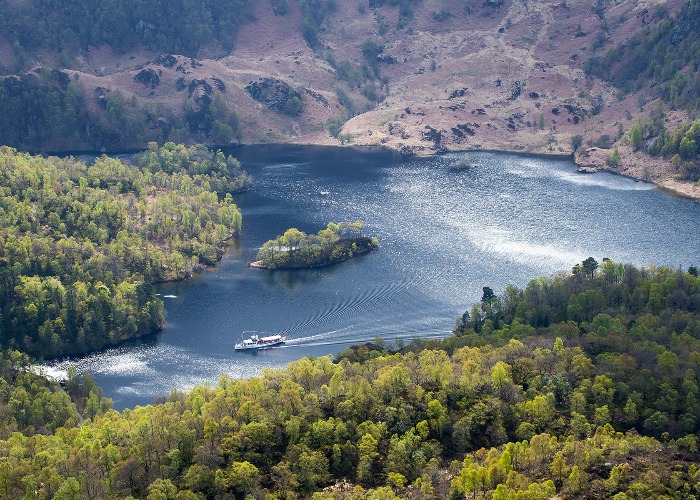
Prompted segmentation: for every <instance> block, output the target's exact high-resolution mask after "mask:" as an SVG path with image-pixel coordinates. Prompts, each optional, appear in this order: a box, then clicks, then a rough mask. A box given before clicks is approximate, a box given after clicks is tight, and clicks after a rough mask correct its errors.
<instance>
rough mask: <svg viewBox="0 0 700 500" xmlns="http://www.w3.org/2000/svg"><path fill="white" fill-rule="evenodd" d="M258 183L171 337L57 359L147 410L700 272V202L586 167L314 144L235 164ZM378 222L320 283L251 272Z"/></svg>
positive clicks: (241, 200)
mask: <svg viewBox="0 0 700 500" xmlns="http://www.w3.org/2000/svg"><path fill="white" fill-rule="evenodd" d="M231 153H232V154H234V155H235V156H237V157H238V158H239V159H240V160H241V162H242V163H243V166H244V168H245V169H246V170H247V171H248V172H249V173H250V174H252V175H253V177H254V178H255V189H254V190H253V191H251V192H249V193H245V194H243V195H239V196H238V197H237V198H236V201H237V203H238V204H239V206H240V207H241V209H242V211H243V221H244V222H243V234H242V236H241V238H240V240H239V241H238V242H236V243H235V244H234V245H233V246H232V247H231V248H230V250H229V252H228V253H227V254H226V255H225V256H224V258H223V260H222V261H221V262H220V264H219V265H218V266H217V267H216V268H213V269H209V270H206V271H204V272H202V273H199V274H198V275H197V276H196V277H195V278H194V279H192V280H189V281H187V282H184V283H177V284H168V285H163V286H160V287H159V293H160V294H161V296H162V297H163V300H164V302H165V307H166V312H167V321H168V325H167V327H166V329H165V331H164V332H163V333H162V334H161V335H158V336H153V337H150V338H149V339H147V340H144V341H139V342H134V343H130V344H127V345H124V346H121V347H118V348H115V349H108V350H106V351H104V352H100V353H96V354H92V355H90V356H87V357H84V358H81V359H73V360H64V361H61V362H54V363H52V364H51V366H50V367H49V368H50V369H52V370H65V369H66V368H67V367H68V366H69V364H70V363H75V364H76V365H77V367H78V369H80V370H88V371H89V372H91V373H92V374H93V376H94V377H95V379H96V381H97V383H98V384H99V385H100V386H101V387H102V388H103V389H104V390H105V393H106V394H107V396H109V397H111V398H113V399H114V403H115V407H116V408H124V407H133V406H135V405H137V404H146V403H150V402H151V401H153V400H154V398H156V397H158V396H162V395H167V394H168V393H169V392H170V391H171V390H172V389H174V388H177V389H181V390H186V389H188V388H190V387H192V386H193V385H194V384H197V383H201V382H205V381H212V383H215V382H216V380H217V379H218V377H219V376H220V375H221V374H224V373H225V374H227V375H228V376H230V377H236V378H238V377H250V376H254V375H256V374H259V373H260V371H261V369H262V368H265V367H277V366H282V365H284V364H286V363H288V362H289V361H292V360H295V359H299V358H301V357H304V356H309V355H313V356H319V355H325V354H332V353H337V352H339V351H340V350H342V349H344V348H345V347H347V346H348V345H350V344H353V343H359V342H365V341H369V340H372V339H373V338H374V337H376V336H379V337H382V338H383V339H385V340H389V341H392V342H393V341H394V340H395V339H405V340H410V339H412V338H417V337H422V338H425V337H443V336H446V335H448V334H449V332H450V329H451V328H452V326H453V325H454V321H455V318H456V317H457V316H458V315H461V313H462V312H463V311H464V310H465V309H466V308H467V307H468V306H469V305H470V304H471V303H473V302H474V301H477V300H478V299H479V297H480V296H481V291H482V287H483V286H490V287H492V288H493V289H494V290H496V291H501V290H502V289H503V288H504V287H505V286H506V285H507V284H510V283H513V284H516V285H520V286H522V285H525V284H526V283H527V281H529V280H530V279H532V278H536V277H538V276H542V275H551V274H553V273H555V272H556V271H559V270H567V269H571V267H572V266H573V264H575V263H576V262H580V261H581V260H583V259H585V258H586V257H588V256H594V257H596V258H597V259H598V260H599V261H600V260H601V259H602V258H603V257H609V258H611V259H613V260H615V261H622V262H628V263H633V264H637V265H649V264H663V265H669V266H672V267H678V266H683V267H687V266H688V265H690V264H692V263H695V264H698V263H700V243H699V242H698V234H700V217H699V215H700V204H699V203H697V202H693V201H689V200H685V199H681V198H678V197H674V196H670V195H668V194H665V193H662V192H660V191H658V190H657V189H655V188H654V187H653V186H652V185H650V184H646V183H641V182H635V181H633V180H630V179H627V178H623V177H618V176H614V175H610V174H602V173H601V174H580V173H577V172H576V169H575V166H574V164H573V163H572V162H571V161H557V160H546V159H538V158H529V157H518V156H508V155H501V154H495V153H483V154H477V153H473V154H471V158H472V160H473V162H474V164H475V166H474V167H473V168H472V169H469V170H460V171H457V170H454V169H451V168H450V165H451V164H454V163H455V162H456V161H457V160H458V158H459V157H460V156H461V155H457V154H449V155H445V156H439V157H435V158H429V159H412V160H405V159H402V158H400V157H398V156H395V155H393V154H391V153H388V152H381V151H373V152H370V151H357V150H349V149H331V148H307V147H287V146H284V147H269V146H265V147H245V148H239V149H235V150H232V151H231ZM343 220H346V221H350V220H361V221H364V223H365V225H366V228H367V232H368V233H369V234H372V235H376V236H377V237H378V238H379V241H380V244H381V248H380V249H379V250H378V251H376V252H373V253H371V254H369V255H367V256H363V257H360V258H357V259H353V260H350V261H347V262H345V263H342V264H339V265H336V266H333V267H328V268H322V269H314V270H308V271H274V272H271V271H261V270H256V269H251V268H248V267H247V266H246V264H247V263H248V262H250V261H252V260H254V257H255V254H256V252H257V250H258V249H259V247H260V246H261V245H262V244H263V243H264V242H265V241H266V240H268V239H270V238H273V237H275V236H276V235H278V234H281V233H282V232H284V230H286V229H287V228H289V227H296V228H298V229H300V230H302V231H306V232H317V231H318V230H319V229H321V228H323V227H324V226H325V225H326V224H327V222H328V221H343ZM247 330H256V331H261V332H270V333H272V332H282V331H288V332H289V338H290V341H289V342H288V343H287V345H286V346H284V347H280V348H275V349H270V350H267V351H261V352H259V353H257V354H251V353H237V352H234V351H233V344H234V342H235V341H237V340H238V339H239V338H240V337H241V333H242V332H243V331H247Z"/></svg>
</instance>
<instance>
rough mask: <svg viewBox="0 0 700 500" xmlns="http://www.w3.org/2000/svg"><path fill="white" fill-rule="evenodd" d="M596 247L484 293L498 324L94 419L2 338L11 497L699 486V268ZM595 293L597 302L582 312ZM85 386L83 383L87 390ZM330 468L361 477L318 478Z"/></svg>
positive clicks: (298, 364) (606, 493) (0, 479)
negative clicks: (578, 311) (600, 252)
mask: <svg viewBox="0 0 700 500" xmlns="http://www.w3.org/2000/svg"><path fill="white" fill-rule="evenodd" d="M336 230H337V228H336V227H335V226H331V227H329V228H327V229H326V230H324V231H329V233H327V234H328V236H329V237H330V236H331V234H330V233H335V232H336ZM287 233H288V234H287ZM287 233H285V239H286V240H288V241H287V243H288V244H289V245H292V246H294V247H297V246H300V245H302V240H303V238H304V236H303V234H302V233H301V232H300V231H297V230H290V231H288V232H287ZM324 234H325V233H324ZM319 237H320V235H319ZM592 260H594V259H592ZM584 262H587V264H586V267H585V269H593V271H592V274H589V272H588V271H587V270H584V267H583V263H582V264H581V265H580V267H581V271H580V272H579V273H577V274H572V275H570V276H564V275H562V274H559V275H557V276H556V277H554V278H551V279H546V278H539V279H537V280H534V281H532V282H531V283H530V284H529V285H528V286H527V287H526V288H525V289H524V290H518V289H516V288H515V287H509V288H508V289H506V291H505V292H504V293H503V294H502V295H501V296H500V297H499V296H496V297H489V300H487V301H484V302H481V303H480V304H478V305H477V307H478V308H479V310H481V307H482V306H486V305H488V306H490V307H491V310H484V311H482V313H483V314H484V315H489V316H490V317H489V321H491V322H492V323H494V324H495V323H496V322H495V320H496V319H497V317H498V318H499V319H498V320H499V321H500V325H501V326H500V327H499V328H494V329H493V330H492V332H491V333H490V334H488V336H486V334H482V336H477V335H475V334H474V333H473V331H460V332H459V333H460V334H461V336H459V337H450V338H447V339H444V340H430V341H421V342H413V343H412V344H410V345H409V346H407V347H406V348H404V349H402V351H401V352H394V353H391V352H389V351H387V350H386V349H384V348H382V347H380V346H378V345H364V346H358V347H355V348H353V349H350V350H349V351H347V352H346V353H343V354H341V355H340V356H339V357H338V358H337V360H336V362H333V361H332V360H331V359H330V358H329V357H321V358H303V359H300V360H298V361H295V362H292V363H290V364H289V365H288V366H287V367H286V368H284V369H274V370H268V371H266V372H265V373H264V374H263V375H262V376H260V377H257V378H253V379H250V380H232V379H230V378H228V377H227V376H222V377H221V379H220V380H219V383H218V385H217V386H216V387H215V388H211V387H209V386H198V387H195V388H194V389H193V390H192V391H191V392H190V393H189V394H187V395H185V396H183V397H178V398H171V400H170V401H168V402H166V403H164V404H161V405H150V406H145V407H137V408H135V409H133V410H125V411H124V412H123V413H121V414H120V413H117V412H114V411H111V410H109V409H108V405H107V406H105V407H103V408H98V409H97V411H93V410H90V409H89V408H93V407H94V405H93V404H92V403H90V402H89V400H90V397H88V398H87V402H86V403H85V405H84V407H85V409H84V410H81V411H84V413H83V415H84V416H90V420H86V421H85V423H84V424H83V425H81V426H77V425H76V424H77V419H78V412H79V408H78V407H76V406H75V405H74V403H71V402H70V400H69V398H67V397H63V396H59V397H57V395H60V394H62V393H61V392H60V391H58V390H56V389H55V388H53V390H51V387H50V384H49V383H48V382H46V381H45V380H42V379H40V378H38V377H36V376H35V375H33V374H30V373H29V372H26V371H23V370H21V369H18V368H19V367H22V366H25V365H26V363H27V360H26V358H24V357H23V356H22V355H20V354H18V353H7V354H4V356H5V358H4V359H5V360H7V361H5V362H0V376H1V378H0V384H3V385H2V391H0V418H2V419H4V420H3V421H2V423H3V425H2V426H0V429H2V432H0V456H2V457H3V458H2V460H0V489H1V491H2V495H3V498H8V499H13V498H24V497H25V495H26V494H27V491H28V490H29V491H30V492H31V493H32V495H36V497H38V498H51V497H56V498H72V497H73V496H74V495H75V494H76V493H75V492H76V491H77V492H90V493H89V496H91V497H95V498H111V497H118V498H124V497H128V496H132V497H135V498H197V497H200V498H202V497H204V498H232V497H236V498H244V497H246V496H250V497H253V498H299V497H312V495H314V496H313V498H338V499H341V498H352V499H357V500H360V499H369V498H375V499H379V498H397V497H401V498H430V499H433V498H435V499H437V498H502V499H506V498H523V499H525V498H528V499H540V498H541V499H547V498H552V497H554V496H560V497H563V498H566V497H577V498H579V497H580V498H583V497H585V498H662V497H668V498H675V497H676V496H678V495H677V493H678V492H679V491H682V492H684V497H692V495H695V494H697V493H698V489H697V488H698V487H697V485H698V484H699V483H700V469H698V466H697V436H696V433H697V432H698V430H699V429H700V427H699V425H700V422H698V421H697V419H696V417H695V416H696V415H698V414H699V413H700V407H699V406H698V405H699V404H700V403H698V395H699V394H700V392H699V389H698V387H700V383H699V379H698V369H699V368H700V356H699V355H698V352H700V349H699V347H700V318H699V317H698V312H699V310H700V279H698V278H697V276H694V275H692V274H690V273H683V272H681V271H678V270H670V269H667V268H656V267H654V268H650V269H637V268H634V267H632V266H618V265H617V264H615V263H612V262H611V261H608V260H604V261H603V263H602V265H600V266H598V267H595V266H593V262H590V261H588V259H587V261H584ZM586 294H588V295H591V296H598V295H599V294H600V296H602V303H601V304H597V305H596V308H597V309H596V310H595V311H589V313H590V314H587V316H588V317H590V318H591V319H589V320H582V321H581V322H580V323H573V324H572V323H571V322H570V321H567V320H566V318H567V316H566V314H567V306H568V305H570V304H572V303H573V302H574V301H577V300H578V297H580V296H582V295H584V296H585V295H586ZM490 295H491V294H489V296H490ZM653 295H657V296H658V297H657V298H655V299H654V300H650V299H651V297H652V296H653ZM654 301H657V302H658V303H659V304H660V305H661V309H660V311H659V312H658V313H654V312H652V309H653V307H654V306H653V304H652V302H654ZM591 314H592V316H591ZM471 316H473V315H471ZM471 316H470V318H471ZM545 319H547V322H546V324H542V321H544V320H545ZM525 324H530V325H532V326H530V329H529V330H527V333H526V334H522V333H521V332H522V331H523V330H522V327H523V326H524V325H525ZM518 325H520V326H518ZM572 327H573V328H572ZM515 336H519V337H521V340H516V339H515V338H514V337H515ZM12 367H14V368H12ZM72 377H74V375H72ZM72 380H75V379H72ZM70 383H71V384H73V383H74V382H70ZM82 384H83V387H82V388H80V389H79V390H77V389H69V391H73V392H76V393H80V394H85V392H86V390H88V389H90V392H92V389H91V388H90V383H89V381H83V382H82ZM5 395H8V396H5ZM64 396H65V395H64ZM3 397H5V399H2V398H3ZM53 398H55V400H54V399H53ZM34 399H39V400H40V404H35V401H34ZM93 399H94V398H93ZM91 405H92V406H91ZM91 412H92V413H91ZM14 431H21V432H22V434H21V433H19V432H14ZM38 431H41V432H43V433H44V434H43V435H35V436H31V435H32V434H33V433H34V432H38ZM13 432H14V434H13ZM30 436H31V437H30ZM446 471H447V472H449V473H447V472H446ZM334 482H336V483H340V482H349V483H350V484H351V485H354V488H352V487H350V488H345V487H343V488H342V489H340V488H333V489H332V490H330V489H329V490H326V491H323V492H320V491H319V490H321V489H322V488H324V487H326V486H327V485H329V484H330V483H334ZM341 484H342V483H341ZM366 488H367V489H366Z"/></svg>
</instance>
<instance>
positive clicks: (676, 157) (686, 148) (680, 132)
mask: <svg viewBox="0 0 700 500" xmlns="http://www.w3.org/2000/svg"><path fill="white" fill-rule="evenodd" d="M629 136H630V144H631V145H632V148H633V149H635V150H639V149H642V147H644V152H645V153H647V154H649V155H652V156H659V155H661V156H664V157H667V158H669V157H670V158H672V159H673V160H672V163H673V165H674V167H675V169H676V173H677V174H678V175H679V176H680V178H682V179H687V180H690V181H698V180H700V147H698V144H700V119H697V120H695V121H693V122H691V123H683V124H681V125H679V126H678V127H677V128H676V129H675V130H674V131H673V133H671V132H669V131H668V130H667V129H666V125H665V123H664V115H663V110H662V109H661V108H657V109H656V110H654V112H653V113H652V115H651V119H650V120H641V121H638V122H637V123H635V124H634V125H632V128H631V129H630V132H629Z"/></svg>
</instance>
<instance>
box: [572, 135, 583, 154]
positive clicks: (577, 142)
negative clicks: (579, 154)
mask: <svg viewBox="0 0 700 500" xmlns="http://www.w3.org/2000/svg"><path fill="white" fill-rule="evenodd" d="M581 144H583V137H582V136H581V135H578V134H577V135H574V136H572V137H571V147H572V148H574V151H576V150H577V149H578V148H580V147H581Z"/></svg>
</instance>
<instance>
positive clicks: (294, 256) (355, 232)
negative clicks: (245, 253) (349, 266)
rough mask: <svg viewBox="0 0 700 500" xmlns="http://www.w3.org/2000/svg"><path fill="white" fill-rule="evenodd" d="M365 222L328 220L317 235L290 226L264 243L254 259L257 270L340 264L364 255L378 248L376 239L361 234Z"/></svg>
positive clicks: (251, 264)
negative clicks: (281, 233) (326, 224)
mask: <svg viewBox="0 0 700 500" xmlns="http://www.w3.org/2000/svg"><path fill="white" fill-rule="evenodd" d="M363 228H364V225H363V224H362V222H360V221H356V222H340V223H335V222H329V223H328V226H327V227H326V228H325V229H322V230H321V231H319V232H318V234H306V233H304V232H302V231H299V230H298V229H296V228H290V229H288V230H287V231H285V233H284V234H283V235H281V236H278V237H277V238H275V239H272V240H269V241H267V242H265V244H264V245H263V246H262V247H261V248H260V251H258V255H257V259H258V260H256V261H255V262H251V263H250V264H248V265H249V266H250V267H255V268H258V269H309V268H314V267H323V266H329V265H331V264H337V263H338V262H342V261H344V260H347V259H349V258H351V257H356V256H358V255H364V254H367V253H369V252H371V251H372V250H375V249H376V248H378V247H379V242H378V241H377V238H374V237H370V236H365V235H363V234H362V230H363Z"/></svg>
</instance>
